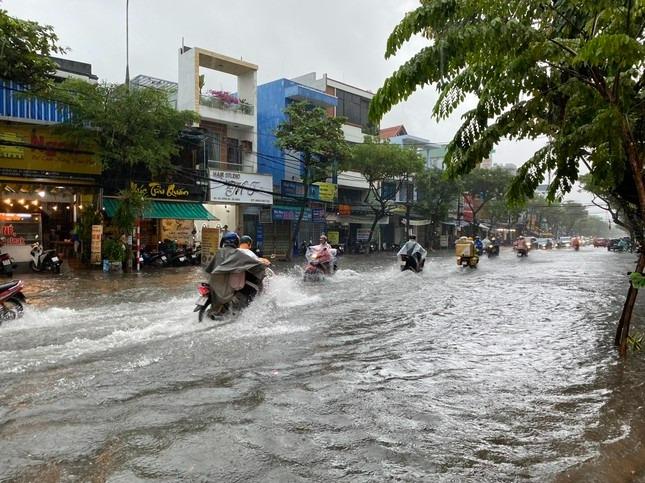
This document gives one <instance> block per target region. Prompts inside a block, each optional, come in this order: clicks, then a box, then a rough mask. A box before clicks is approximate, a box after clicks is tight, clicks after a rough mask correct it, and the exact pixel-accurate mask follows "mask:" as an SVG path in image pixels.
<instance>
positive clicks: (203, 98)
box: [199, 95, 256, 128]
mask: <svg viewBox="0 0 645 483" xmlns="http://www.w3.org/2000/svg"><path fill="white" fill-rule="evenodd" d="M199 106H200V108H199V114H200V115H201V117H203V118H207V119H211V120H214V121H218V122H223V123H225V124H230V125H232V126H234V127H238V126H246V127H252V128H254V127H255V125H256V119H255V106H253V104H249V103H248V102H246V101H244V100H238V99H237V98H236V97H233V96H231V97H230V98H228V99H223V98H221V97H217V96H208V95H200V96H199Z"/></svg>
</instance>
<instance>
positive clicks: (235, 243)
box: [222, 231, 240, 248]
mask: <svg viewBox="0 0 645 483" xmlns="http://www.w3.org/2000/svg"><path fill="white" fill-rule="evenodd" d="M222 246H223V247H233V248H237V247H239V246H240V237H239V236H238V234H237V233H235V232H234V231H230V232H228V233H227V234H226V235H224V236H223V237H222Z"/></svg>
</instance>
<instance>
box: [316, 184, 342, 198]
mask: <svg viewBox="0 0 645 483" xmlns="http://www.w3.org/2000/svg"><path fill="white" fill-rule="evenodd" d="M316 186H318V188H319V193H320V194H319V196H318V199H319V200H320V201H334V200H335V199H336V195H337V194H338V186H337V185H335V184H334V183H316Z"/></svg>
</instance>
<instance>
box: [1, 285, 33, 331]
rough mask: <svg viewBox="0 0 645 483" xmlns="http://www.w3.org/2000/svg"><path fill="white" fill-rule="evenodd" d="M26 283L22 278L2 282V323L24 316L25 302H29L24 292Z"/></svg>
mask: <svg viewBox="0 0 645 483" xmlns="http://www.w3.org/2000/svg"><path fill="white" fill-rule="evenodd" d="M24 285H25V284H24V283H23V282H22V280H12V281H11V282H7V283H3V284H0V324H1V323H2V322H3V321H5V320H14V319H17V318H20V317H22V315H23V311H24V304H25V303H27V299H26V298H25V296H24V295H23V293H22V289H23V287H24Z"/></svg>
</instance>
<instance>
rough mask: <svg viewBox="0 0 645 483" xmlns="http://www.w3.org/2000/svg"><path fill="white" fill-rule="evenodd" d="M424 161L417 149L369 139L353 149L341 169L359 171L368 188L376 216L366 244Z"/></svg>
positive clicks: (368, 202)
mask: <svg viewBox="0 0 645 483" xmlns="http://www.w3.org/2000/svg"><path fill="white" fill-rule="evenodd" d="M423 165H424V163H423V158H422V157H421V156H420V155H419V154H418V153H417V151H416V150H415V149H410V148H404V147H403V146H399V145H395V144H390V143H389V142H387V141H379V139H377V138H372V137H370V136H366V137H365V143H363V144H356V145H354V146H352V149H351V156H350V157H348V158H347V160H346V161H345V162H344V163H342V164H341V167H342V169H346V170H351V171H357V172H359V173H360V174H362V175H363V176H364V177H365V179H366V180H367V183H368V185H369V189H368V192H367V195H366V197H365V200H364V201H365V203H366V204H367V205H368V206H369V208H370V209H371V210H372V213H373V214H374V221H373V222H372V227H371V228H370V234H369V237H368V240H367V245H368V246H369V244H370V243H371V242H372V237H373V235H374V230H375V229H376V225H377V223H378V221H379V220H380V219H381V218H383V217H384V216H388V215H390V214H391V212H392V209H394V208H395V206H396V205H395V204H394V202H395V200H396V197H397V194H398V193H399V192H400V191H401V188H402V187H403V186H404V185H405V183H406V181H408V180H409V178H410V177H411V176H414V175H415V174H416V173H418V172H420V171H421V170H422V169H423Z"/></svg>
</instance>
